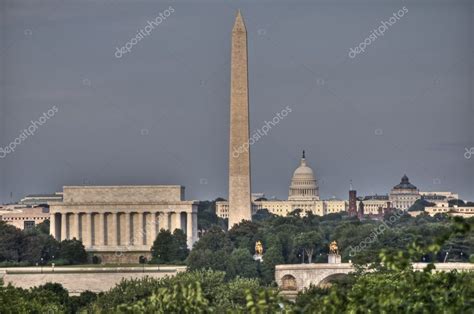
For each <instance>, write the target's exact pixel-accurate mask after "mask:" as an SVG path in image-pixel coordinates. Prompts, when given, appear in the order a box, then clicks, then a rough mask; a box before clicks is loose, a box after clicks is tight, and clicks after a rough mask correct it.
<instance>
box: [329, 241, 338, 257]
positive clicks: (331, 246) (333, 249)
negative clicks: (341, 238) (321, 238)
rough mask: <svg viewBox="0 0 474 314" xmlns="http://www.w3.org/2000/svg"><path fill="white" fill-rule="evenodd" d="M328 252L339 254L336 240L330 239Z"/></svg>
mask: <svg viewBox="0 0 474 314" xmlns="http://www.w3.org/2000/svg"><path fill="white" fill-rule="evenodd" d="M329 253H331V254H335V255H339V248H338V247H337V242H336V241H332V242H331V243H330V244H329Z"/></svg>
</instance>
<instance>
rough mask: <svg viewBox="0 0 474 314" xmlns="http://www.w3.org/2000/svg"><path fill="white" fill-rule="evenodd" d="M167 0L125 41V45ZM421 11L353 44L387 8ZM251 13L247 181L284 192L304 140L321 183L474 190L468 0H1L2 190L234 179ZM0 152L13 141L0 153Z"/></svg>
mask: <svg viewBox="0 0 474 314" xmlns="http://www.w3.org/2000/svg"><path fill="white" fill-rule="evenodd" d="M169 6H172V7H173V8H174V10H175V12H173V13H172V15H171V16H169V17H167V18H166V20H163V21H162V22H161V23H160V24H159V26H156V27H155V28H154V29H153V31H152V32H151V33H150V34H149V35H147V36H143V38H141V39H140V40H139V41H138V43H137V44H136V45H134V46H133V49H131V51H130V52H129V53H127V54H126V55H124V56H123V57H121V58H116V57H115V56H114V53H115V52H116V48H117V47H122V46H124V45H125V44H126V43H127V42H128V41H130V40H131V39H132V38H133V37H135V36H137V33H138V32H140V30H141V29H143V28H144V27H145V26H146V25H147V22H148V21H152V20H153V19H155V18H156V17H158V16H159V14H160V13H162V12H164V10H165V9H167V8H168V7H169ZM403 6H406V8H407V9H408V12H407V13H406V14H405V15H404V16H403V17H402V18H400V19H399V20H397V22H396V24H394V25H392V26H390V27H389V28H388V29H387V30H386V31H385V33H384V35H383V36H382V37H379V38H377V39H376V40H375V41H373V42H371V44H370V45H369V46H367V48H366V49H365V51H364V52H363V53H360V54H358V55H357V57H356V58H354V59H351V58H350V57H349V56H348V53H349V51H350V49H351V48H352V47H355V46H356V45H359V44H360V43H361V42H362V41H364V40H365V39H366V38H367V37H368V36H369V35H370V34H371V32H373V30H374V29H376V28H377V27H379V25H380V24H381V21H386V20H388V19H389V18H390V17H391V16H392V14H393V13H395V12H398V10H400V9H401V8H402V7H403ZM237 8H241V9H242V12H243V15H244V18H245V21H246V25H247V30H248V42H249V53H248V54H249V83H250V110H251V130H257V129H259V128H261V127H262V125H263V124H264V121H266V120H267V121H268V120H269V119H271V118H272V117H274V116H275V114H276V113H277V112H280V111H281V110H282V109H284V108H285V106H291V108H292V109H293V112H292V113H291V114H289V115H288V117H286V118H285V119H284V120H282V121H281V122H280V123H279V124H278V125H277V126H276V127H274V128H272V130H271V132H269V133H268V134H267V135H266V136H265V137H263V138H262V139H260V140H259V141H258V143H255V144H254V145H252V147H251V153H252V184H253V188H252V190H253V191H254V192H264V193H266V194H267V195H268V196H273V195H274V196H276V197H280V198H285V197H286V195H287V189H288V185H289V180H290V178H291V175H292V172H293V170H294V168H295V167H296V166H297V165H298V162H299V158H300V154H301V150H303V149H306V151H307V160H308V163H309V164H310V166H312V167H313V169H314V170H315V172H316V175H317V176H318V178H319V180H320V185H321V187H320V190H321V194H322V196H323V197H325V198H327V197H331V196H333V195H335V196H337V197H339V198H347V196H346V194H347V189H348V185H349V180H351V179H352V181H353V183H354V186H355V187H356V188H357V189H358V190H359V193H361V194H369V193H379V194H381V193H386V192H387V191H388V190H389V189H390V188H391V187H392V186H393V185H395V184H397V183H398V182H399V180H400V178H401V176H402V175H403V174H404V173H406V174H407V175H408V176H409V177H410V179H411V181H412V182H413V183H414V184H415V185H417V186H418V187H419V188H420V189H421V190H452V191H455V192H459V193H460V194H461V196H462V197H464V198H467V199H474V192H473V191H474V181H473V177H474V167H473V163H474V156H473V158H471V159H467V158H465V156H464V154H465V149H466V148H470V147H474V138H473V134H474V132H473V131H474V130H473V129H474V126H473V124H472V119H473V114H474V110H473V98H472V90H473V88H474V86H473V80H472V77H473V58H472V57H473V53H474V48H473V44H472V40H473V14H474V7H473V4H471V3H470V2H468V1H388V0H387V1H262V2H255V1H241V2H239V1H225V2H224V1H178V0H176V1H138V2H136V1H133V2H132V1H117V0H107V1H63V0H59V1H48V0H46V1H41V2H38V1H25V0H15V1H3V2H2V4H1V7H0V10H1V12H0V14H1V34H0V36H1V38H0V61H1V63H0V64H1V65H0V66H1V69H0V70H1V75H2V77H1V84H0V88H1V90H0V93H1V94H0V96H1V98H0V101H1V105H0V132H1V133H0V146H1V147H5V146H7V145H9V143H11V141H14V140H15V139H16V138H17V137H18V136H19V134H20V133H21V132H22V130H24V129H25V128H27V127H28V126H29V124H30V121H31V120H35V119H38V117H40V116H41V115H42V114H43V112H45V111H47V110H48V109H50V108H51V107H52V106H53V105H55V106H57V108H58V112H57V114H55V115H54V117H52V118H51V119H49V120H48V121H47V123H45V124H44V125H41V126H40V127H39V128H38V130H37V132H35V134H34V135H33V136H29V137H28V138H27V139H26V140H25V141H23V142H22V143H21V144H20V145H18V146H17V148H16V149H15V152H13V153H11V154H8V155H7V156H5V158H2V159H0V167H1V168H0V170H1V173H0V175H1V179H0V180H1V200H2V201H4V202H5V201H10V193H12V196H13V200H17V199H18V198H20V197H21V196H23V195H25V194H28V193H42V192H54V191H58V190H60V189H61V186H62V185H70V184H182V185H185V186H186V189H187V197H188V198H189V199H210V198H215V197H217V196H223V197H227V173H228V171H227V161H228V128H229V126H228V124H229V86H230V82H229V77H230V69H229V66H230V65H229V59H230V32H231V28H232V24H233V19H234V15H235V10H236V9H237ZM0 156H1V155H0Z"/></svg>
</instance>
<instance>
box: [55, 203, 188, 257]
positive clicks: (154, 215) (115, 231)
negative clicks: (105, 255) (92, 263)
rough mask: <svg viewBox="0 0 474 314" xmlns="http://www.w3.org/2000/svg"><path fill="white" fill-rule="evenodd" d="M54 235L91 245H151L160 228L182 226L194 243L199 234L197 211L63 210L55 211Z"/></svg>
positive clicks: (102, 247)
mask: <svg viewBox="0 0 474 314" xmlns="http://www.w3.org/2000/svg"><path fill="white" fill-rule="evenodd" d="M50 226H51V227H50V230H51V235H52V236H53V237H54V238H55V239H57V240H58V241H62V240H66V239H68V240H70V239H73V238H76V239H78V240H81V241H82V243H83V244H84V246H85V247H86V249H87V248H94V247H96V248H101V249H106V247H116V246H132V247H137V249H138V248H139V247H142V248H147V249H149V248H150V247H151V246H152V245H153V242H154V241H155V239H156V236H157V234H158V232H159V231H160V229H165V230H170V231H171V232H173V231H174V230H175V229H181V230H183V232H184V233H185V234H186V236H187V241H188V246H189V247H191V246H192V244H193V243H194V241H196V238H197V213H195V212H185V211H158V212H157V211H118V212H112V211H103V212H102V211H101V212H94V211H90V212H88V211H77V212H76V211H70V212H68V211H66V212H64V211H61V212H56V213H54V212H53V213H51V216H50Z"/></svg>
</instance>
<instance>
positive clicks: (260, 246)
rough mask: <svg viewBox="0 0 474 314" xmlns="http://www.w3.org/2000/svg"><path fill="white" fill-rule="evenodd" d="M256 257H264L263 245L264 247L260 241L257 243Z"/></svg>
mask: <svg viewBox="0 0 474 314" xmlns="http://www.w3.org/2000/svg"><path fill="white" fill-rule="evenodd" d="M255 255H260V256H262V255H263V245H262V242H260V241H257V242H256V243H255Z"/></svg>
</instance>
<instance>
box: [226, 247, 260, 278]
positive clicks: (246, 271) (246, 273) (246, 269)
mask: <svg viewBox="0 0 474 314" xmlns="http://www.w3.org/2000/svg"><path fill="white" fill-rule="evenodd" d="M258 263H259V262H257V261H255V260H254V259H253V257H252V254H250V252H249V251H248V250H247V249H243V248H242V249H236V250H234V251H233V252H232V254H231V255H230V258H229V261H228V264H227V267H226V273H227V277H228V278H234V277H237V276H240V277H245V278H257V277H258Z"/></svg>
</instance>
